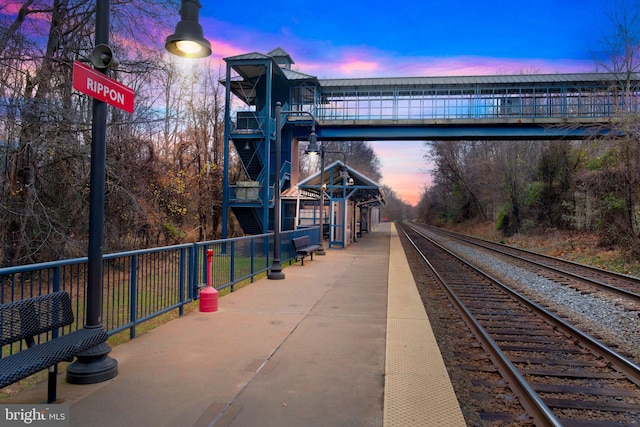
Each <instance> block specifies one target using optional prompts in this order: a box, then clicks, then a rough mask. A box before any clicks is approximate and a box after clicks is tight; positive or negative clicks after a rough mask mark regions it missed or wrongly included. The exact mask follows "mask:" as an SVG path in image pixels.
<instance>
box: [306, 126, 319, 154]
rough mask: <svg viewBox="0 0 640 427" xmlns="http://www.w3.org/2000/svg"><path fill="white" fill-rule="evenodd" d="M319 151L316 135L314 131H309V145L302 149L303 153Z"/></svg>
mask: <svg viewBox="0 0 640 427" xmlns="http://www.w3.org/2000/svg"><path fill="white" fill-rule="evenodd" d="M319 152H320V146H319V145H318V137H317V136H316V133H315V131H311V134H310V135H309V145H308V146H307V149H306V150H304V153H305V154H318V153H319Z"/></svg>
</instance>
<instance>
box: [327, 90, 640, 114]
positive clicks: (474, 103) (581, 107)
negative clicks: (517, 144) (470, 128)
mask: <svg viewBox="0 0 640 427" xmlns="http://www.w3.org/2000/svg"><path fill="white" fill-rule="evenodd" d="M525 89H526V88H513V89H510V90H509V89H482V90H471V89H470V90H462V89H460V90H452V89H430V90H427V89H415V90H386V91H385V90H357V91H356V90H344V91H328V92H323V96H322V103H321V104H319V105H317V106H316V108H315V109H314V111H315V114H316V116H317V118H318V119H319V120H322V121H332V120H336V121H340V120H349V121H352V120H394V121H395V120H443V119H503V118H535V119H564V118H577V119H587V120H589V119H597V118H609V117H612V116H613V115H614V114H615V113H616V112H617V111H619V110H620V109H621V108H628V105H627V104H625V105H627V107H624V106H622V103H621V101H620V99H618V98H619V96H617V95H616V94H615V93H614V92H612V91H611V90H610V88H609V87H606V88H605V87H603V88H595V89H594V88H571V90H567V88H564V89H563V90H560V89H558V88H554V89H553V90H552V89H551V88H531V89H528V90H525ZM634 105H636V106H637V105H638V103H635V104H634Z"/></svg>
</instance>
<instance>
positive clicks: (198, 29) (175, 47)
mask: <svg viewBox="0 0 640 427" xmlns="http://www.w3.org/2000/svg"><path fill="white" fill-rule="evenodd" d="M200 7H201V6H200V2H199V1H198V0H182V7H181V8H180V18H181V19H180V22H178V25H176V31H175V33H173V34H171V35H170V36H169V37H167V39H166V40H165V45H164V47H165V48H166V49H167V50H168V51H169V52H171V53H173V54H174V55H178V56H182V57H185V58H205V57H207V56H209V55H211V43H209V40H207V39H205V38H204V35H203V33H202V25H200V23H199V22H198V15H199V12H198V9H200Z"/></svg>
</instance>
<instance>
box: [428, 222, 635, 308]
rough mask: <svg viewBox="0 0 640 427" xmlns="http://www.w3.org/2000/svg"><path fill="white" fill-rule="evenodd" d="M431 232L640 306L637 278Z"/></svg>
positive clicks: (440, 231)
mask: <svg viewBox="0 0 640 427" xmlns="http://www.w3.org/2000/svg"><path fill="white" fill-rule="evenodd" d="M422 227H423V228H425V229H428V230H429V231H431V232H433V233H436V234H439V235H442V236H448V237H451V238H454V239H456V240H460V241H463V242H466V243H469V244H471V245H473V246H480V247H482V248H485V249H487V250H489V251H492V252H494V253H498V254H501V255H503V256H506V257H509V258H511V259H512V260H517V261H519V262H523V263H525V264H528V265H535V266H537V267H538V268H540V269H544V270H546V271H547V272H549V274H550V276H549V277H550V278H552V279H554V278H556V277H558V275H560V276H562V277H566V278H570V279H572V280H575V281H577V282H580V283H583V284H584V285H587V286H589V287H592V288H594V289H597V290H600V291H605V292H608V293H610V294H613V295H617V296H621V297H623V298H625V299H628V300H629V301H632V302H634V303H638V304H640V279H639V278H637V277H633V276H628V275H624V274H619V273H614V272H611V271H607V270H603V269H600V268H596V267H591V266H588V265H584V264H578V263H575V262H572V261H567V260H563V259H559V258H554V257H551V256H548V255H544V254H539V253H536V252H531V251H527V250H524V249H518V248H514V247H510V246H505V245H501V244H499V243H494V242H490V241H488V240H483V239H478V238H475V237H471V236H465V235H463V234H459V233H454V232H452V231H448V230H443V229H441V228H437V227H432V226H422Z"/></svg>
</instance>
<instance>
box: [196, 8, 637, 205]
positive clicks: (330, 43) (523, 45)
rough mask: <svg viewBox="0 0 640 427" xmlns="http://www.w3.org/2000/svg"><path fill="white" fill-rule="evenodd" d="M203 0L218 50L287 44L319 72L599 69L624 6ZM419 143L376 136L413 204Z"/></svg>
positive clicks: (397, 186)
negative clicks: (598, 62) (616, 14)
mask: <svg viewBox="0 0 640 427" xmlns="http://www.w3.org/2000/svg"><path fill="white" fill-rule="evenodd" d="M201 3H202V4H203V7H202V9H201V15H200V20H201V23H202V25H203V27H204V32H205V36H206V37H207V38H208V39H209V40H210V41H211V44H212V48H213V55H214V56H215V57H217V58H223V57H227V56H233V55H238V54H241V53H247V52H254V51H255V52H261V53H267V52H269V51H270V50H272V49H274V48H276V47H281V48H283V49H284V50H285V51H287V52H288V53H289V54H290V55H291V57H292V58H293V60H294V61H295V64H294V67H295V69H296V70H298V71H300V72H303V73H306V74H311V75H315V76H317V77H318V78H336V77H403V76H454V75H482V74H519V73H522V72H535V73H566V72H589V71H594V69H595V64H596V60H595V58H596V57H602V55H603V53H602V52H603V49H604V48H603V46H604V44H603V41H604V39H605V38H606V37H611V36H612V32H613V31H612V29H611V17H612V14H613V13H614V10H619V7H618V8H617V9H616V4H617V3H619V1H618V0H536V1H531V0H491V1H478V0H474V1H467V0H424V1H402V0H400V1H398V2H382V1H378V0H367V1H364V0H350V1H340V2H338V1H326V0H325V1H322V2H318V1H309V0H297V1H290V0H288V1H282V0H273V1H269V2H264V1H262V0H261V1H254V0H248V1H239V2H222V1H214V0H206V1H202V2H201ZM628 3H629V2H628ZM631 3H635V9H636V10H638V7H640V6H639V3H640V2H638V1H635V2H631ZM423 145H424V144H423V143H422V142H406V141H405V142H384V143H383V142H373V143H372V146H373V148H374V150H375V151H376V152H377V154H378V156H379V157H380V159H381V161H382V165H383V168H382V173H383V179H382V183H383V184H387V185H389V186H390V187H391V188H393V189H394V191H396V193H398V195H399V196H400V197H401V198H402V199H403V200H405V201H406V202H408V203H411V204H415V203H417V201H418V199H419V196H420V193H421V192H422V189H423V188H424V186H425V185H426V184H428V182H429V174H428V165H427V163H426V161H425V160H424V154H425V153H426V151H425V149H424V148H423Z"/></svg>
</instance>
